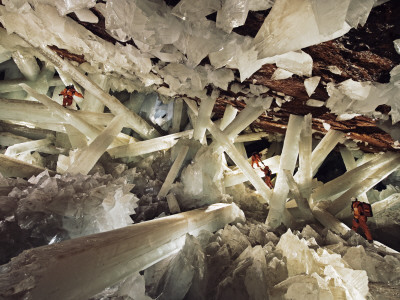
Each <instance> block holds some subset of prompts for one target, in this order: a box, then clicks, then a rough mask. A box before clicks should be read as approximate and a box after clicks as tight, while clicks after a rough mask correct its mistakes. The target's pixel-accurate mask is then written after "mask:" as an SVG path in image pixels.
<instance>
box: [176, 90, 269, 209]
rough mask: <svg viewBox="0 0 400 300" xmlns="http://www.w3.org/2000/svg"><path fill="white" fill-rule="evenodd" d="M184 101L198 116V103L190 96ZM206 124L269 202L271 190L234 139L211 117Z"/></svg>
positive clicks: (219, 143)
mask: <svg viewBox="0 0 400 300" xmlns="http://www.w3.org/2000/svg"><path fill="white" fill-rule="evenodd" d="M184 101H185V102H186V104H187V105H188V107H189V108H190V109H191V110H192V112H193V113H194V115H195V116H198V115H199V112H198V109H197V105H196V103H195V102H194V101H193V100H191V99H188V98H184ZM205 126H206V129H208V131H209V132H210V133H211V134H212V136H213V137H214V138H215V140H217V141H218V146H219V147H222V148H223V150H224V151H225V152H226V153H227V154H228V155H229V157H230V158H231V159H232V160H233V162H234V163H235V164H236V165H237V166H238V167H239V168H240V169H241V170H242V172H243V174H245V176H246V177H247V179H248V180H249V181H250V182H251V183H252V185H253V186H254V187H255V189H256V190H257V191H258V192H259V193H260V195H261V196H262V197H263V198H264V200H265V201H266V202H268V201H269V199H270V196H271V191H270V190H269V188H268V187H267V185H266V184H265V183H264V181H263V180H262V179H261V178H260V177H259V176H258V175H257V173H256V171H255V170H254V169H253V168H252V167H251V165H250V164H249V162H248V161H247V159H246V158H244V157H243V156H242V155H241V154H240V152H239V151H238V150H237V149H236V147H235V145H234V144H233V143H232V141H231V140H230V139H229V138H228V137H227V135H226V134H224V133H223V132H222V131H221V130H220V129H219V128H218V127H217V126H216V125H215V124H214V123H213V122H212V121H211V120H210V118H208V119H207V124H206V125H205ZM210 146H211V145H210Z"/></svg>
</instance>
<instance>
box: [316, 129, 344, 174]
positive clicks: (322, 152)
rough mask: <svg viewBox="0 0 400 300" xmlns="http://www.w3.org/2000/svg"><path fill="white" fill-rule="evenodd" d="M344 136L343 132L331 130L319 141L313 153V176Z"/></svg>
mask: <svg viewBox="0 0 400 300" xmlns="http://www.w3.org/2000/svg"><path fill="white" fill-rule="evenodd" d="M344 137H345V134H344V133H343V132H340V131H336V130H329V131H328V133H327V134H326V135H325V136H324V137H323V139H322V140H321V141H320V142H319V144H318V145H317V147H315V149H314V151H313V152H312V155H311V168H312V176H313V177H314V176H315V174H317V172H318V169H319V167H320V166H321V164H322V162H323V161H324V159H325V158H326V157H327V156H328V154H329V153H330V152H331V151H332V149H333V148H335V146H336V144H337V143H339V142H341V141H342V140H343V139H344Z"/></svg>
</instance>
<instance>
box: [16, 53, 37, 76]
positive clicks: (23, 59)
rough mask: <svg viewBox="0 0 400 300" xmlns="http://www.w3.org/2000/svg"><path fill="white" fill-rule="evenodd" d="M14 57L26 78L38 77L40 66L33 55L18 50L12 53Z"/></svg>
mask: <svg viewBox="0 0 400 300" xmlns="http://www.w3.org/2000/svg"><path fill="white" fill-rule="evenodd" d="M12 58H13V60H14V62H15V64H16V65H17V66H18V69H19V70H20V71H21V73H22V74H23V75H24V76H25V78H26V79H28V80H30V81H35V80H36V79H37V77H38V75H39V72H40V68H39V65H38V63H37V61H36V58H35V57H34V56H33V55H28V54H25V53H23V52H21V51H18V50H17V51H14V52H13V53H12Z"/></svg>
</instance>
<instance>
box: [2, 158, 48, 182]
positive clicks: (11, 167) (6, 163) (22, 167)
mask: <svg viewBox="0 0 400 300" xmlns="http://www.w3.org/2000/svg"><path fill="white" fill-rule="evenodd" d="M44 170H45V169H44V168H41V167H38V166H34V165H31V164H28V163H26V162H23V161H20V160H18V159H15V158H11V157H8V156H5V155H3V154H0V173H1V174H2V175H3V176H4V177H21V178H30V177H31V176H33V175H38V174H40V173H42V172H43V171H44ZM49 174H50V175H52V176H53V175H55V174H56V173H55V172H53V171H49Z"/></svg>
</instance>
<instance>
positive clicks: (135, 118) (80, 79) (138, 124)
mask: <svg viewBox="0 0 400 300" xmlns="http://www.w3.org/2000/svg"><path fill="white" fill-rule="evenodd" d="M17 35H18V36H19V37H20V38H22V39H23V40H24V41H25V42H26V43H28V45H30V46H31V47H32V48H34V49H37V51H38V52H39V53H40V54H42V55H43V56H44V57H45V58H46V59H47V60H49V61H50V62H51V63H52V64H53V65H54V66H55V67H56V68H57V69H59V70H60V71H61V72H64V73H66V74H69V76H71V78H72V79H73V80H74V81H76V82H77V83H79V84H80V85H81V86H82V87H84V88H85V90H88V91H90V93H91V94H92V95H94V96H96V97H97V99H98V100H100V101H101V102H102V103H103V104H104V105H105V106H107V107H108V108H109V109H110V110H111V112H112V113H113V114H114V115H124V116H125V122H126V123H127V125H128V127H132V129H133V130H134V131H136V132H137V133H138V134H139V135H140V136H141V137H143V138H144V139H150V138H154V137H157V136H159V135H160V134H159V133H158V132H157V130H156V129H155V128H154V127H153V126H151V125H149V124H148V123H147V122H146V121H145V120H143V119H142V118H141V117H140V116H139V115H137V114H136V113H135V112H133V111H130V110H129V109H128V108H127V107H125V106H124V105H123V104H122V103H121V102H120V101H119V100H118V99H116V98H115V97H113V96H111V95H110V94H108V93H106V92H105V91H104V90H103V89H102V88H101V87H99V86H98V85H97V84H96V83H95V82H93V81H92V80H91V79H90V78H88V77H87V76H86V75H84V74H82V73H81V72H80V71H79V70H78V69H77V68H76V67H75V66H73V65H72V64H71V63H70V62H69V61H68V60H64V59H62V58H61V57H59V56H58V55H57V54H56V53H55V52H53V51H52V50H51V49H49V48H48V47H47V46H43V47H41V48H38V47H35V46H34V45H33V44H31V43H30V42H29V41H27V40H26V39H25V38H24V37H23V36H21V35H19V34H17Z"/></svg>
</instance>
